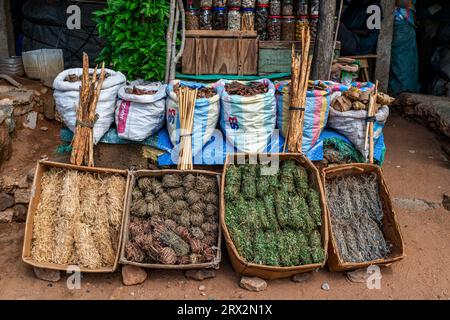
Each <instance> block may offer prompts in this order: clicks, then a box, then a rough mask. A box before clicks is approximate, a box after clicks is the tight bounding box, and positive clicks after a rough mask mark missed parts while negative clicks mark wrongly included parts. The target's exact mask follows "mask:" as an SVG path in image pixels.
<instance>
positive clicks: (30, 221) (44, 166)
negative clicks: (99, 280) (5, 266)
mask: <svg viewBox="0 0 450 320" xmlns="http://www.w3.org/2000/svg"><path fill="white" fill-rule="evenodd" d="M52 168H58V169H62V170H77V171H82V172H90V173H98V174H119V175H122V176H124V177H125V178H126V179H127V185H128V179H129V178H128V176H127V171H125V170H117V169H108V168H91V167H83V166H76V165H71V164H67V163H59V162H52V161H46V160H41V161H39V162H38V164H37V166H36V173H35V175H34V181H33V186H32V189H31V199H30V205H29V207H28V215H27V221H26V224H25V238H24V241H23V249H22V260H23V262H25V263H27V264H29V265H32V266H34V267H38V268H45V269H52V270H62V271H65V270H68V268H69V265H64V264H56V263H50V262H45V263H44V262H38V261H36V260H34V259H33V258H32V257H31V244H32V240H33V227H34V216H35V214H36V210H37V207H38V204H39V200H40V195H41V192H42V185H41V179H42V175H43V174H44V172H45V171H47V170H49V169H52ZM125 192H126V191H125ZM126 198H127V196H126V194H125V195H124V208H125V201H126ZM123 216H124V214H123V213H122V223H121V230H120V233H119V234H122V228H123ZM120 241H121V237H119V243H118V244H117V248H118V250H117V253H116V258H115V261H114V265H113V266H111V267H102V268H99V269H88V268H84V267H83V268H81V267H80V271H81V272H86V273H108V272H114V271H115V270H116V268H117V265H118V262H119V253H120V247H121V242H120Z"/></svg>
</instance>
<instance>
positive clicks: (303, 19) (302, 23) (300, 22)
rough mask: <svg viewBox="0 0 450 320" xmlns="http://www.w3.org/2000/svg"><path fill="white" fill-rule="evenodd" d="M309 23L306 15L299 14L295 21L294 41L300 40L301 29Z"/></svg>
mask: <svg viewBox="0 0 450 320" xmlns="http://www.w3.org/2000/svg"><path fill="white" fill-rule="evenodd" d="M308 25H309V20H308V16H300V17H298V18H297V21H296V22H295V41H302V29H303V28H304V27H307V26H308Z"/></svg>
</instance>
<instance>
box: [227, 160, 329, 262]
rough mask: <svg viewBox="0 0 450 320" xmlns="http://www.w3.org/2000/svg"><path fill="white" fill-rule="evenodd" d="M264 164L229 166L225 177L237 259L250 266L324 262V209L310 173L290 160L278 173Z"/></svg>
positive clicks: (231, 232)
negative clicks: (321, 231) (239, 256)
mask: <svg viewBox="0 0 450 320" xmlns="http://www.w3.org/2000/svg"><path fill="white" fill-rule="evenodd" d="M267 169H268V167H267V166H266V165H261V164H258V165H252V164H245V165H241V166H235V165H231V166H229V167H228V168H227V172H226V176H225V190H224V195H225V201H226V202H225V203H226V205H225V208H226V209H225V210H226V212H225V223H226V225H227V227H228V229H229V231H230V234H231V237H232V239H233V242H234V244H235V246H236V248H237V250H238V252H239V254H240V255H241V256H242V257H243V258H244V259H245V260H246V261H247V262H251V263H257V264H261V265H269V266H283V267H289V266H299V265H306V264H311V263H322V262H323V261H324V259H325V252H324V249H323V246H322V239H321V234H320V232H319V227H320V226H321V225H322V209H321V206H320V198H319V194H318V192H317V191H316V190H315V189H314V188H312V187H310V184H309V179H308V172H307V170H306V169H305V168H303V167H301V166H300V165H299V164H298V163H296V162H295V161H292V160H288V161H284V162H282V164H281V168H280V170H278V172H277V173H276V174H272V175H270V174H267V173H270V172H271V171H270V170H267Z"/></svg>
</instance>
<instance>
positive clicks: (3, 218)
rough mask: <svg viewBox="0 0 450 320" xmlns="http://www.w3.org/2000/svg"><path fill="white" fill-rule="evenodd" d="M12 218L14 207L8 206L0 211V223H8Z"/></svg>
mask: <svg viewBox="0 0 450 320" xmlns="http://www.w3.org/2000/svg"><path fill="white" fill-rule="evenodd" d="M13 218H14V209H13V208H8V209H6V210H4V211H0V223H10V222H12V221H13Z"/></svg>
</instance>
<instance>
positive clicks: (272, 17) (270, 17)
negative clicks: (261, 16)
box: [269, 16, 281, 19]
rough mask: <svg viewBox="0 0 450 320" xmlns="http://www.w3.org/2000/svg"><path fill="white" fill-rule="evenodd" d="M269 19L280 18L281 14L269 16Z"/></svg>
mask: <svg viewBox="0 0 450 320" xmlns="http://www.w3.org/2000/svg"><path fill="white" fill-rule="evenodd" d="M269 19H281V16H269Z"/></svg>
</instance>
